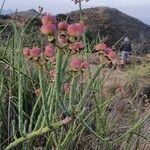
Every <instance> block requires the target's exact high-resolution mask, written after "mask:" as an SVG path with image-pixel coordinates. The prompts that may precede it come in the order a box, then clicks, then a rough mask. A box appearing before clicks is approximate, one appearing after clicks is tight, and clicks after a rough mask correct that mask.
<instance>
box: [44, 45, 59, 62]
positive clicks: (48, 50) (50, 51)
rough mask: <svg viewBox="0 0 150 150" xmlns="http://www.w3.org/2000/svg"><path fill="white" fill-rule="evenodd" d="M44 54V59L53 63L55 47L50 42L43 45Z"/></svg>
mask: <svg viewBox="0 0 150 150" xmlns="http://www.w3.org/2000/svg"><path fill="white" fill-rule="evenodd" d="M44 56H45V58H46V59H48V60H50V62H51V63H52V64H55V61H56V56H55V47H54V46H53V45H52V44H49V45H47V46H46V47H45V50H44Z"/></svg>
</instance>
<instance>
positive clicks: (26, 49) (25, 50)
mask: <svg viewBox="0 0 150 150" xmlns="http://www.w3.org/2000/svg"><path fill="white" fill-rule="evenodd" d="M30 50H31V49H30V48H24V49H23V51H22V53H23V55H24V56H25V57H29V56H30Z"/></svg>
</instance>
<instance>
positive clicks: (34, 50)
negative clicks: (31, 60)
mask: <svg viewBox="0 0 150 150" xmlns="http://www.w3.org/2000/svg"><path fill="white" fill-rule="evenodd" d="M40 54H41V49H40V48H32V49H31V50H30V57H39V56H40Z"/></svg>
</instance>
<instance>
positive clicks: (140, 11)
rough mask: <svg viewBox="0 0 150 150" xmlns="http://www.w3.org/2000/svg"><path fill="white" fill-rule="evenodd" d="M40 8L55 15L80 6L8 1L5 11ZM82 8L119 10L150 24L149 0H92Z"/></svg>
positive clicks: (50, 0)
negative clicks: (101, 7) (103, 7)
mask: <svg viewBox="0 0 150 150" xmlns="http://www.w3.org/2000/svg"><path fill="white" fill-rule="evenodd" d="M0 5H1V3H0ZM38 6H42V7H43V8H44V12H49V13H52V14H54V15H56V14H59V13H67V12H70V11H73V10H77V9H78V5H75V4H74V3H73V2H72V1H71V0H21V1H20V0H13V1H12V0H6V3H5V6H4V10H5V9H11V10H16V9H18V10H19V11H24V10H29V9H36V10H37V9H38ZM82 6H83V8H90V7H99V6H106V7H112V8H117V9H119V10H120V11H122V12H124V13H126V14H128V15H130V16H133V17H135V18H138V19H140V20H141V21H143V22H144V23H147V24H150V15H149V16H148V15H147V14H148V13H147V12H148V11H149V8H150V1H149V0H143V1H142V2H141V1H139V0H121V1H118V0H90V1H89V2H87V3H85V2H83V3H82Z"/></svg>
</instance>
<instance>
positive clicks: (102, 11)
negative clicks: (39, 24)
mask: <svg viewBox="0 0 150 150" xmlns="http://www.w3.org/2000/svg"><path fill="white" fill-rule="evenodd" d="M82 14H83V20H84V22H85V24H86V25H87V28H88V30H89V31H88V32H89V35H90V36H92V37H95V36H96V35H98V32H99V33H100V35H101V36H108V37H109V39H108V41H107V42H108V43H109V44H110V45H112V44H114V43H115V42H117V41H118V40H119V39H120V38H122V37H124V36H128V37H129V38H130V39H131V40H132V42H133V43H139V42H140V43H149V45H150V26H149V25H146V24H144V23H143V22H141V21H140V20H138V19H136V18H134V17H131V16H129V15H127V14H125V13H122V12H121V11H119V10H117V9H115V8H109V7H96V8H88V9H84V10H83V12H82ZM69 17H70V18H71V19H72V20H73V21H75V22H77V21H79V11H73V12H70V13H69ZM142 45H143V44H142Z"/></svg>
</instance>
